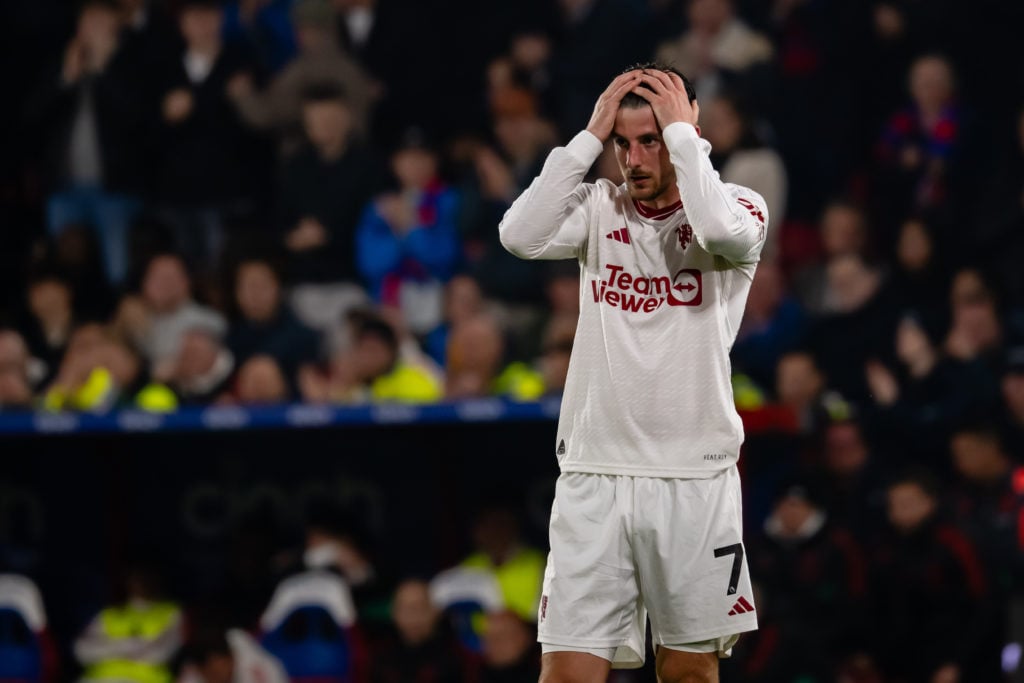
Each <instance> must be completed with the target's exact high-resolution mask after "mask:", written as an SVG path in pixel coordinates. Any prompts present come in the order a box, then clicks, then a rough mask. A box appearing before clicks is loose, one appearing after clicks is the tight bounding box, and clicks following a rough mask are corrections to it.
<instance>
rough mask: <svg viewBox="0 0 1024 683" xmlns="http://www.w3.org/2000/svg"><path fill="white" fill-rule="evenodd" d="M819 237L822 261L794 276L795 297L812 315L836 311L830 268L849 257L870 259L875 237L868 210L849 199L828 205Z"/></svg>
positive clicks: (823, 214)
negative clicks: (871, 231) (871, 242)
mask: <svg viewBox="0 0 1024 683" xmlns="http://www.w3.org/2000/svg"><path fill="white" fill-rule="evenodd" d="M769 220H770V217H769ZM818 234H819V239H820V243H821V256H820V258H818V259H816V260H814V261H812V262H810V263H805V264H802V265H800V266H799V267H798V268H797V270H796V272H795V273H793V293H794V294H795V295H796V296H797V298H798V299H799V300H800V303H801V304H802V305H803V307H804V308H805V309H806V310H807V311H808V312H809V313H812V314H816V315H819V314H822V313H830V312H833V311H835V310H836V302H835V293H834V292H833V291H831V290H830V289H829V283H828V268H829V265H830V264H831V263H832V262H833V261H834V260H835V259H837V258H839V257H840V256H846V255H849V254H854V255H859V256H863V257H867V256H868V249H869V246H870V237H871V236H870V234H869V232H868V226H867V216H866V215H865V212H864V208H863V207H862V206H861V205H860V204H859V203H857V202H854V201H851V200H848V199H845V198H836V199H832V200H830V201H828V202H827V203H826V204H825V207H824V208H823V209H822V210H821V216H820V219H819V224H818Z"/></svg>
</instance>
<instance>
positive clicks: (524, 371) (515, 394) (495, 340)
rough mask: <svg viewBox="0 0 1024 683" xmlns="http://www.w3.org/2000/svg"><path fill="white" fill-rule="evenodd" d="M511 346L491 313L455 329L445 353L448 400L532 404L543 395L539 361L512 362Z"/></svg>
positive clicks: (472, 319)
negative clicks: (497, 399) (496, 398)
mask: <svg viewBox="0 0 1024 683" xmlns="http://www.w3.org/2000/svg"><path fill="white" fill-rule="evenodd" d="M510 345H511V344H510V339H509V335H508V333H507V331H506V330H505V329H504V326H503V325H502V323H501V321H500V318H499V316H498V315H497V314H496V313H494V312H491V311H484V312H482V313H478V314H477V315H474V316H473V317H471V318H468V319H466V320H465V321H463V322H462V323H460V324H459V325H458V326H456V327H453V328H452V329H451V331H450V332H449V335H448V346H447V350H446V354H445V364H444V369H445V397H446V398H449V399H461V398H484V397H487V396H506V397H508V398H511V399H512V400H517V401H532V400H535V399H537V398H539V397H540V396H541V395H543V394H544V391H545V387H544V380H543V377H542V375H541V373H540V371H539V369H538V368H537V367H535V361H536V358H529V359H527V360H515V359H511V358H510V356H511V354H510V349H509V347H510ZM563 381H564V380H563Z"/></svg>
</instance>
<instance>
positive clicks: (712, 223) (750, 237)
mask: <svg viewBox="0 0 1024 683" xmlns="http://www.w3.org/2000/svg"><path fill="white" fill-rule="evenodd" d="M642 81H643V82H644V83H645V84H648V85H649V86H650V87H651V88H652V89H653V90H648V89H647V88H640V87H638V88H636V89H634V90H633V92H635V93H637V94H638V95H640V96H642V97H644V98H645V99H647V101H648V102H650V103H651V108H652V109H653V110H654V115H655V117H656V118H657V119H658V123H659V125H661V128H662V131H661V133H662V139H663V141H664V143H665V145H666V147H667V148H668V152H669V159H670V160H671V161H672V165H673V166H674V167H675V171H676V183H677V184H678V186H679V196H680V198H681V199H682V200H683V207H684V208H685V210H686V217H687V219H688V220H689V221H690V225H691V227H692V228H693V235H694V238H695V239H696V240H697V242H698V244H700V245H701V247H703V248H704V249H706V250H707V251H708V252H710V253H712V254H717V255H719V256H723V257H725V258H727V259H729V260H730V261H733V262H736V263H751V262H756V261H757V259H758V255H759V254H760V252H761V248H762V247H763V246H764V241H765V235H766V231H767V227H768V208H767V206H766V204H765V201H764V198H763V197H761V195H760V194H758V193H757V192H754V191H753V190H750V189H748V188H741V187H739V186H737V185H731V184H727V183H723V182H722V180H721V179H720V178H719V176H718V171H716V170H715V169H714V167H713V166H712V164H711V159H710V157H709V154H710V152H711V143H709V142H708V141H707V140H705V139H704V138H702V137H700V135H699V134H698V132H697V128H696V124H697V117H698V114H699V112H700V109H699V107H698V106H697V103H696V102H693V103H692V104H691V103H690V101H689V99H688V98H687V96H686V89H685V88H684V86H683V83H682V80H681V79H680V78H679V77H678V76H677V75H675V74H667V73H664V72H661V71H657V72H654V71H648V72H646V73H645V74H644V76H642Z"/></svg>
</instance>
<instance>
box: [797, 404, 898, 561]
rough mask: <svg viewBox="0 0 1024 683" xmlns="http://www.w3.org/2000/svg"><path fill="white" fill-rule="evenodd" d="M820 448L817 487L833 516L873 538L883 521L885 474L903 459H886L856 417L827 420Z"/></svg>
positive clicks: (864, 539) (862, 535)
mask: <svg viewBox="0 0 1024 683" xmlns="http://www.w3.org/2000/svg"><path fill="white" fill-rule="evenodd" d="M820 448H821V452H820V455H819V460H818V463H817V466H816V467H815V468H814V469H815V471H816V472H815V482H814V487H815V490H816V491H818V492H819V493H820V500H822V501H824V503H825V507H826V510H827V512H828V516H829V518H830V519H832V520H833V521H834V522H835V523H837V524H839V525H840V526H842V527H843V528H845V529H849V530H850V531H851V532H853V534H854V536H855V537H856V538H857V539H858V540H859V541H861V542H862V543H867V542H869V541H870V540H871V539H872V538H873V537H874V536H875V535H876V534H877V531H878V528H879V527H880V526H881V524H882V522H883V516H884V511H885V510H884V506H885V481H884V477H885V474H886V472H887V471H891V469H892V468H895V467H900V466H902V463H899V462H896V463H887V462H886V461H884V460H882V458H881V457H880V456H879V455H878V454H877V453H875V452H874V451H873V448H872V445H871V444H870V443H869V442H868V440H867V438H866V437H865V434H864V427H863V426H862V425H861V422H860V421H859V419H858V418H856V417H847V418H845V419H836V420H833V421H832V422H830V423H828V424H826V425H825V426H824V427H823V428H822V430H821V447H820ZM887 468H890V469H889V470H887Z"/></svg>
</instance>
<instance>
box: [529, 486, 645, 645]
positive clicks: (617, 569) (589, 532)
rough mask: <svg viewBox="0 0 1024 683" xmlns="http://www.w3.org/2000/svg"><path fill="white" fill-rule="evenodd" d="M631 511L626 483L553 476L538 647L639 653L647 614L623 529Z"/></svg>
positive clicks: (627, 532) (628, 488)
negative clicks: (550, 646)
mask: <svg viewBox="0 0 1024 683" xmlns="http://www.w3.org/2000/svg"><path fill="white" fill-rule="evenodd" d="M631 505H632V482H631V481H630V480H629V478H624V477H614V476H606V475H597V474H579V473H567V474H563V475H561V476H560V477H559V479H558V483H557V485H556V489H555V501H554V505H553V506H552V511H551V524H550V528H549V538H550V552H549V554H548V563H547V567H546V569H545V572H544V590H543V595H542V596H541V602H540V609H539V614H538V639H539V640H540V642H542V643H545V644H551V645H558V646H573V647H587V648H617V647H620V646H624V647H628V648H630V649H631V650H634V651H637V652H638V653H642V649H643V648H642V646H643V626H644V623H645V619H646V612H645V611H644V609H643V605H642V603H641V602H640V591H639V586H638V585H637V580H636V574H635V563H634V559H633V555H632V548H631V544H630V538H629V531H628V528H627V526H626V520H627V511H628V510H629V509H630V507H631ZM616 659H621V657H616Z"/></svg>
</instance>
